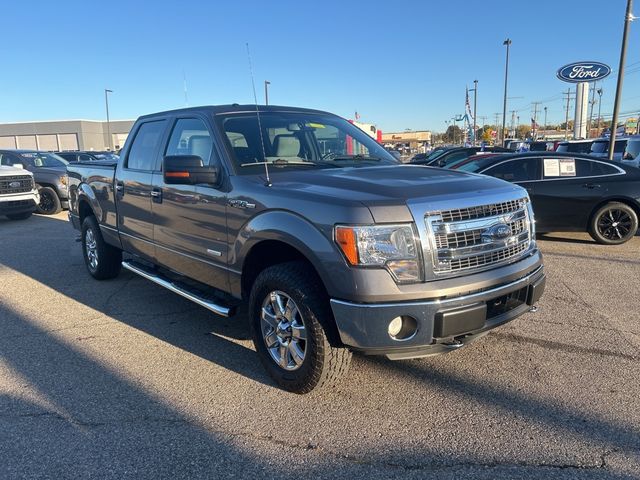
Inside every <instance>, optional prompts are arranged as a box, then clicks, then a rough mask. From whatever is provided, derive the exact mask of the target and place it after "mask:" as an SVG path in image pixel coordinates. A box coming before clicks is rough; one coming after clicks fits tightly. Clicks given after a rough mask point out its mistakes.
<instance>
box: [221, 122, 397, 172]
mask: <svg viewBox="0 0 640 480" xmlns="http://www.w3.org/2000/svg"><path fill="white" fill-rule="evenodd" d="M217 119H218V122H219V125H220V126H221V128H222V131H223V132H224V133H225V135H226V137H227V140H228V142H229V146H230V147H231V151H232V152H233V157H234V158H233V159H234V162H235V166H236V169H237V172H238V173H240V174H255V173H257V172H256V168H258V167H259V168H261V169H264V165H262V164H261V163H258V162H268V163H269V164H273V165H274V166H275V167H277V168H275V169H273V171H276V172H277V171H278V170H279V169H280V168H282V167H295V168H309V167H312V168H328V167H354V166H365V165H366V166H371V165H379V164H397V163H399V162H398V161H397V160H396V159H395V158H394V157H393V156H392V155H391V154H389V153H388V152H387V151H386V150H385V149H384V147H382V145H380V144H379V143H377V142H376V141H375V140H374V139H373V138H371V137H370V136H369V135H368V134H366V133H364V132H363V131H362V130H360V129H359V128H357V127H355V126H354V125H352V124H351V123H349V122H347V121H346V120H344V119H342V118H340V117H337V116H334V115H328V114H315V113H306V112H260V125H261V127H262V131H260V129H259V128H258V117H257V115H256V114H255V113H238V114H233V113H230V114H223V115H219V116H218V117H217ZM261 140H262V143H263V145H264V149H263V147H262V145H261ZM256 163H257V165H256Z"/></svg>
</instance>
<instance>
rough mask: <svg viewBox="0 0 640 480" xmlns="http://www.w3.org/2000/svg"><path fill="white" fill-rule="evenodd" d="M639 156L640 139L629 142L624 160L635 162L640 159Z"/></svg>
mask: <svg viewBox="0 0 640 480" xmlns="http://www.w3.org/2000/svg"><path fill="white" fill-rule="evenodd" d="M638 155H640V138H638V139H635V138H634V139H633V140H629V142H628V143H627V149H626V151H625V152H624V157H623V158H624V159H625V160H634V159H636V158H638Z"/></svg>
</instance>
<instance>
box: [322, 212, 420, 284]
mask: <svg viewBox="0 0 640 480" xmlns="http://www.w3.org/2000/svg"><path fill="white" fill-rule="evenodd" d="M335 240H336V243H337V244H338V246H339V247H340V250H342V253H343V254H344V256H345V257H346V259H347V261H348V262H349V263H350V264H351V265H355V266H363V267H382V268H386V269H387V270H389V272H390V273H391V274H392V275H393V277H394V279H395V280H396V282H398V283H409V282H417V281H420V279H421V270H420V264H419V261H418V258H419V257H418V248H417V242H416V239H415V235H414V232H413V227H412V225H411V224H403V225H367V226H345V225H340V226H336V227H335Z"/></svg>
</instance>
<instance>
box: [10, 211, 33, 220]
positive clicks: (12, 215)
mask: <svg viewBox="0 0 640 480" xmlns="http://www.w3.org/2000/svg"><path fill="white" fill-rule="evenodd" d="M30 217H31V212H23V213H10V214H8V215H7V218H8V219H10V220H26V219H27V218H30Z"/></svg>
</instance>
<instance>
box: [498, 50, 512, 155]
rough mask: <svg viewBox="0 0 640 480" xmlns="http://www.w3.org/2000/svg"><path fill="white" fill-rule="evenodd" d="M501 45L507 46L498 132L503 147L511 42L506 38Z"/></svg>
mask: <svg viewBox="0 0 640 480" xmlns="http://www.w3.org/2000/svg"><path fill="white" fill-rule="evenodd" d="M502 44H503V45H506V46H507V58H506V61H505V64H504V102H503V104H502V131H501V132H500V138H501V139H502V146H503V147H504V144H505V141H504V127H505V123H506V121H507V81H508V79H509V47H510V46H511V40H510V39H509V38H507V39H506V40H505V41H504V42H502Z"/></svg>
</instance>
